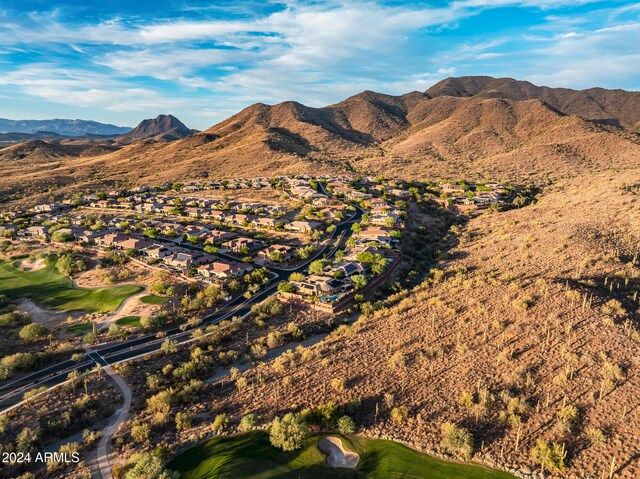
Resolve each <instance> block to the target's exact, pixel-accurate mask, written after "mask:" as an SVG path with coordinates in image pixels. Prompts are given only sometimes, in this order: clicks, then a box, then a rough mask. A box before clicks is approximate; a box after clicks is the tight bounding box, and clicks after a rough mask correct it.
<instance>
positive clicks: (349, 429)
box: [338, 416, 356, 434]
mask: <svg viewBox="0 0 640 479" xmlns="http://www.w3.org/2000/svg"><path fill="white" fill-rule="evenodd" d="M355 431H356V424H355V423H354V422H353V419H351V418H350V417H349V416H342V417H341V418H340V419H338V432H339V433H340V434H353V433H354V432H355Z"/></svg>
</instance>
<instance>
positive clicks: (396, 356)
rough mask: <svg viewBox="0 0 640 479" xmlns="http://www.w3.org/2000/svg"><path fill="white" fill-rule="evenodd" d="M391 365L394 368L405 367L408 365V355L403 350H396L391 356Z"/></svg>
mask: <svg viewBox="0 0 640 479" xmlns="http://www.w3.org/2000/svg"><path fill="white" fill-rule="evenodd" d="M389 366H391V367H392V368H393V369H404V368H406V367H407V355H406V354H405V353H403V352H402V351H396V352H395V353H393V356H391V357H390V358H389Z"/></svg>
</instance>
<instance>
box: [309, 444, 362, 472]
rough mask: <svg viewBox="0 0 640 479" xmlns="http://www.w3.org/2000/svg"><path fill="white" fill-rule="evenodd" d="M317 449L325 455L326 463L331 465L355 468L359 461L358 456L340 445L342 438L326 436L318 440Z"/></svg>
mask: <svg viewBox="0 0 640 479" xmlns="http://www.w3.org/2000/svg"><path fill="white" fill-rule="evenodd" d="M318 449H320V450H321V451H322V452H324V453H325V454H326V455H327V464H329V465H330V466H331V467H343V468H346V469H353V468H355V467H356V466H357V465H358V463H359V462H360V456H359V455H358V454H357V453H355V452H352V451H347V450H346V449H345V448H344V446H343V445H342V439H340V438H338V437H334V436H327V437H325V438H323V439H320V441H318Z"/></svg>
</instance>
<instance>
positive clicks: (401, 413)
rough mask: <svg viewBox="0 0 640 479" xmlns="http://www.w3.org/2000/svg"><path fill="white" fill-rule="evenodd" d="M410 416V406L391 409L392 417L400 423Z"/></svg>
mask: <svg viewBox="0 0 640 479" xmlns="http://www.w3.org/2000/svg"><path fill="white" fill-rule="evenodd" d="M408 417H409V408H408V407H407V406H398V407H394V408H393V409H392V410H391V419H392V420H393V422H396V423H398V424H400V423H403V422H405V421H406V420H407V418H408Z"/></svg>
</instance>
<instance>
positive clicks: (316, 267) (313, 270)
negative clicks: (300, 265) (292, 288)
mask: <svg viewBox="0 0 640 479" xmlns="http://www.w3.org/2000/svg"><path fill="white" fill-rule="evenodd" d="M329 264H331V261H328V260H325V259H317V260H315V261H312V262H311V264H310V265H309V274H322V272H323V271H324V268H325V266H327V265H329Z"/></svg>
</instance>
